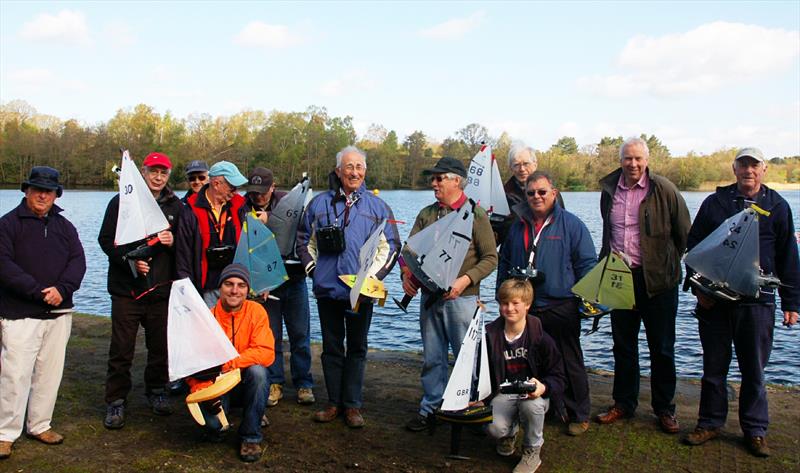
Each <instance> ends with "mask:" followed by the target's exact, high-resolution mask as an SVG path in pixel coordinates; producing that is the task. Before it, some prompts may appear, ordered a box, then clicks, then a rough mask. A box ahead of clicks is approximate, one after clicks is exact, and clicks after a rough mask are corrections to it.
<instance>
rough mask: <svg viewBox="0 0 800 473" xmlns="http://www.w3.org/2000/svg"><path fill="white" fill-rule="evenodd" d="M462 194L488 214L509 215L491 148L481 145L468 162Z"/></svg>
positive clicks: (498, 170) (500, 178)
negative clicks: (465, 182)
mask: <svg viewBox="0 0 800 473" xmlns="http://www.w3.org/2000/svg"><path fill="white" fill-rule="evenodd" d="M464 192H465V193H466V194H467V196H469V198H470V199H472V200H474V201H475V202H476V203H477V204H478V205H480V206H481V207H483V208H484V209H485V210H486V211H487V212H488V213H490V214H493V215H508V214H509V213H510V211H509V209H508V201H507V200H506V193H505V190H504V189H503V180H502V177H501V176H500V168H498V167H497V160H496V159H495V158H494V155H493V154H492V147H491V146H489V145H483V146H482V147H481V149H480V151H478V153H477V154H476V155H475V157H473V158H472V161H470V163H469V169H467V187H466V188H465V189H464Z"/></svg>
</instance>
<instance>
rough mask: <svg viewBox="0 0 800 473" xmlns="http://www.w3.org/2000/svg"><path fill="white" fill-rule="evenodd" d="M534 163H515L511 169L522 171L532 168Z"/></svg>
mask: <svg viewBox="0 0 800 473" xmlns="http://www.w3.org/2000/svg"><path fill="white" fill-rule="evenodd" d="M532 167H533V163H532V162H530V161H525V162H522V163H514V164H512V165H511V169H522V168H532Z"/></svg>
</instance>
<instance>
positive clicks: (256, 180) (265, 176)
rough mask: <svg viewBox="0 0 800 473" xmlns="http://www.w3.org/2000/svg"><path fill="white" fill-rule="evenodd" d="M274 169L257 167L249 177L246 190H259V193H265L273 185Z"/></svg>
mask: <svg viewBox="0 0 800 473" xmlns="http://www.w3.org/2000/svg"><path fill="white" fill-rule="evenodd" d="M272 181H273V176H272V171H270V170H269V169H267V168H255V169H253V171H252V172H251V173H250V177H249V178H248V179H247V187H246V188H245V190H246V191H247V192H258V193H259V194H263V193H265V192H267V191H268V190H269V188H270V187H272Z"/></svg>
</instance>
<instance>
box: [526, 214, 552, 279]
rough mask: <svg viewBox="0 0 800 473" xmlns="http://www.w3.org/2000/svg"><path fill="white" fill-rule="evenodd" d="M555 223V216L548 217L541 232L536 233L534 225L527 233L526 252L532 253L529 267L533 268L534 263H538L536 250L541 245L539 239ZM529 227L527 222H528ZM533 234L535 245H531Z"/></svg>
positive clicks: (529, 256)
mask: <svg viewBox="0 0 800 473" xmlns="http://www.w3.org/2000/svg"><path fill="white" fill-rule="evenodd" d="M552 222H553V214H552V213H551V214H550V215H548V216H547V218H546V219H545V220H544V223H543V224H542V226H541V227H540V228H539V231H536V225H535V224H533V225H531V226H530V232H528V231H525V233H524V235H523V238H524V243H525V250H526V251H530V254H529V255H528V266H529V267H533V265H534V263H535V262H536V248H537V247H538V245H539V238H541V237H542V233H543V232H544V229H545V227H547V226H548V225H550V224H551V223H552ZM526 225H527V222H526ZM531 234H533V245H531V241H530V237H531Z"/></svg>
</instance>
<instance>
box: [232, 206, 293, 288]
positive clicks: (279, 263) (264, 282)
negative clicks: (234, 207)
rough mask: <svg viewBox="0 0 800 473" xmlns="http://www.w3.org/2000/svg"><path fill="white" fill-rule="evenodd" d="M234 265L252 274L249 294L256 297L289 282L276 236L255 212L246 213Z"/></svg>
mask: <svg viewBox="0 0 800 473" xmlns="http://www.w3.org/2000/svg"><path fill="white" fill-rule="evenodd" d="M233 262H234V263H240V264H241V265H243V266H244V267H245V268H247V270H248V271H250V294H251V295H253V296H256V295H259V294H262V293H264V292H266V291H271V290H273V289H275V288H276V287H278V286H280V285H281V284H283V283H284V282H286V281H288V280H289V276H287V275H286V268H285V267H284V265H283V259H282V258H281V252H280V249H279V248H278V244H277V243H276V242H275V235H273V234H272V232H271V231H269V229H268V228H267V227H266V226H265V225H264V224H263V223H261V220H259V219H258V218H256V217H255V216H254V215H253V213H252V212H248V213H247V217H246V219H245V221H244V222H243V224H242V232H241V236H240V237H239V244H238V245H237V246H236V254H235V255H234V257H233Z"/></svg>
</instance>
